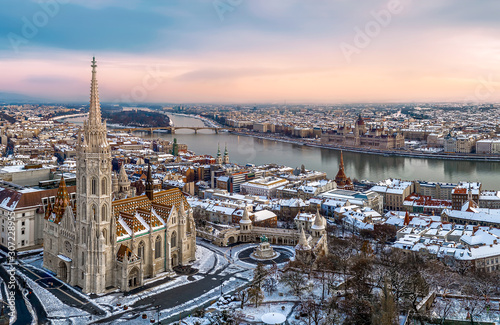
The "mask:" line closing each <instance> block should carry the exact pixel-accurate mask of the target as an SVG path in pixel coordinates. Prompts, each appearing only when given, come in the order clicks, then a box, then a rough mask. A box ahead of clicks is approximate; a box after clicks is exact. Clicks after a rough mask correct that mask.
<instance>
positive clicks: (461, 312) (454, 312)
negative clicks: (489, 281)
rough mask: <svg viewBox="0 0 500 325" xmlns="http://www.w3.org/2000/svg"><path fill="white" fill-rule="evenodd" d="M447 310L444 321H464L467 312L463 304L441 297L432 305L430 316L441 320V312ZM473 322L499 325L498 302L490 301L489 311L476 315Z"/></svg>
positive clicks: (453, 299)
mask: <svg viewBox="0 0 500 325" xmlns="http://www.w3.org/2000/svg"><path fill="white" fill-rule="evenodd" d="M448 308H449V312H448V313H447V316H446V319H453V320H466V318H467V311H466V310H465V308H464V305H463V302H462V301H461V300H460V299H455V298H449V299H443V298H442V297H437V298H436V300H435V301H434V304H433V305H432V310H431V313H432V314H431V315H432V316H434V317H436V318H441V317H442V315H443V310H445V309H448ZM474 321H484V322H498V323H500V311H499V302H498V301H492V302H491V307H490V310H489V311H488V310H484V311H482V312H481V313H480V315H476V316H475V317H474Z"/></svg>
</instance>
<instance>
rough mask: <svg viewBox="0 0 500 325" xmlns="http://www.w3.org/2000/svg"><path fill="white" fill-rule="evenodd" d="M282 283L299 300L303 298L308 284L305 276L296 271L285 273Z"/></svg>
mask: <svg viewBox="0 0 500 325" xmlns="http://www.w3.org/2000/svg"><path fill="white" fill-rule="evenodd" d="M281 282H283V284H285V285H286V286H288V287H289V288H290V290H291V291H292V293H293V295H295V296H297V297H299V298H300V297H301V296H302V293H303V292H304V290H305V289H306V284H307V281H306V279H305V277H304V275H303V274H302V273H300V272H298V271H295V270H288V271H287V272H285V273H284V274H283V275H282V276H281Z"/></svg>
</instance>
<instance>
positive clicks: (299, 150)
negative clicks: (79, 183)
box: [68, 115, 500, 190]
mask: <svg viewBox="0 0 500 325" xmlns="http://www.w3.org/2000/svg"><path fill="white" fill-rule="evenodd" d="M169 117H170V118H171V119H172V121H173V123H174V125H175V126H177V127H179V126H203V122H202V121H201V120H199V119H196V118H192V117H186V116H179V115H169ZM68 121H70V120H68ZM142 135H143V137H146V138H150V137H151V135H149V134H146V133H143V134H142ZM158 137H160V138H165V139H173V138H177V141H178V142H179V143H185V144H187V145H188V148H189V149H190V150H193V151H194V152H196V153H197V154H209V155H212V156H215V155H216V154H217V144H220V148H221V152H223V151H224V146H225V145H227V149H228V151H229V158H230V159H231V161H232V162H235V163H238V164H246V163H252V164H256V165H260V164H267V163H276V164H280V165H286V166H290V167H300V166H301V165H302V164H304V165H305V167H306V168H307V169H314V170H320V171H325V172H327V173H328V176H329V177H331V178H333V177H335V174H336V173H337V171H338V165H339V158H340V152H339V151H336V150H332V149H321V148H314V147H308V146H302V145H297V144H292V143H285V142H279V141H274V140H267V139H259V138H254V137H246V136H239V135H234V134H231V133H225V132H221V133H219V134H215V133H214V132H212V131H208V130H201V131H198V134H194V131H191V130H177V131H176V134H173V135H172V134H167V133H154V138H158ZM344 164H345V170H346V174H347V176H349V177H351V178H356V179H358V180H363V179H366V180H371V181H380V180H383V179H386V178H391V177H392V178H401V179H407V180H426V181H439V182H453V183H456V182H459V181H479V182H482V183H483V188H484V189H492V190H493V189H498V190H500V162H482V161H455V160H439V159H422V158H409V157H395V156H381V155H370V154H365V153H354V152H344Z"/></svg>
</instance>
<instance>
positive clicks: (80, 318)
mask: <svg viewBox="0 0 500 325" xmlns="http://www.w3.org/2000/svg"><path fill="white" fill-rule="evenodd" d="M20 275H21V276H22V277H23V278H24V280H25V281H26V282H27V284H28V286H29V287H30V288H31V289H32V290H33V293H35V295H37V297H38V298H39V300H40V302H41V303H42V305H43V308H44V309H45V311H46V312H47V315H49V318H50V319H51V320H52V324H67V323H68V319H69V318H70V319H71V320H72V324H87V323H88V320H89V315H90V314H89V313H87V312H85V311H83V310H81V309H78V308H74V307H70V306H68V305H65V304H63V303H62V302H61V301H60V300H59V299H57V298H56V297H55V296H54V295H53V294H52V293H50V292H49V291H48V290H46V289H45V288H42V287H41V286H40V285H38V283H36V282H35V281H33V280H31V279H30V278H28V277H27V276H25V275H23V274H20Z"/></svg>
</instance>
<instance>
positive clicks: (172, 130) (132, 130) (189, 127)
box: [113, 126, 237, 134]
mask: <svg viewBox="0 0 500 325" xmlns="http://www.w3.org/2000/svg"><path fill="white" fill-rule="evenodd" d="M113 130H114V131H121V132H134V131H149V132H151V133H152V132H153V131H158V130H168V131H170V133H172V134H175V131H176V130H193V131H194V133H195V134H196V133H198V130H212V131H215V133H219V131H223V130H226V131H235V130H237V129H235V128H228V127H210V126H157V127H139V128H134V127H129V128H119V129H113Z"/></svg>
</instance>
